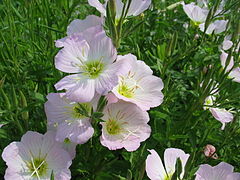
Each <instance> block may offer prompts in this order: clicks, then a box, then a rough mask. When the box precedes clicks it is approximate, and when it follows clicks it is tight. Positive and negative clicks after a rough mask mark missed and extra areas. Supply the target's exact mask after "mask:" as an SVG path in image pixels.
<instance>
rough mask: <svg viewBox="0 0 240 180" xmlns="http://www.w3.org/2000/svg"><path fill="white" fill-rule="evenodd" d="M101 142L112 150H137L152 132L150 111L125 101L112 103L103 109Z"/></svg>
mask: <svg viewBox="0 0 240 180" xmlns="http://www.w3.org/2000/svg"><path fill="white" fill-rule="evenodd" d="M103 114H104V116H103V117H102V120H103V121H104V122H101V125H102V136H101V138H100V141H101V144H102V145H103V146H106V147H107V148H108V149H110V150H116V149H121V148H125V149H126V150H127V151H135V150H137V149H138V148H139V146H140V142H143V141H145V140H146V139H147V138H148V137H149V136H150V133H151V128H150V126H149V125H148V124H147V123H148V121H149V116H148V113H147V112H145V111H142V110H141V109H139V108H138V107H137V106H136V105H134V104H131V103H125V102H118V103H115V104H110V105H108V106H106V107H105V109H104V111H103Z"/></svg>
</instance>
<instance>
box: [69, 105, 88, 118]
mask: <svg viewBox="0 0 240 180" xmlns="http://www.w3.org/2000/svg"><path fill="white" fill-rule="evenodd" d="M91 110H92V106H91V104H90V103H76V105H75V106H74V107H73V115H72V116H73V118H75V119H82V118H86V117H87V116H86V115H89V114H90V113H91ZM86 113H87V114H86Z"/></svg>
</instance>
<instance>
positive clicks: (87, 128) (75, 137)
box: [56, 119, 94, 144]
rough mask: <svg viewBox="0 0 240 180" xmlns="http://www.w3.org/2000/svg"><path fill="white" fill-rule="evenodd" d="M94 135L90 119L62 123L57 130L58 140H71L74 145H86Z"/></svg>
mask: <svg viewBox="0 0 240 180" xmlns="http://www.w3.org/2000/svg"><path fill="white" fill-rule="evenodd" d="M93 133H94V129H93V127H92V125H91V123H90V121H89V119H82V120H75V121H74V122H72V123H67V122H65V123H61V124H60V125H59V126H58V129H57V135H56V140H57V141H60V142H63V141H64V140H65V138H69V139H70V140H71V141H72V142H73V143H77V144H84V143H86V142H87V141H88V140H89V139H90V138H91V137H92V136H93Z"/></svg>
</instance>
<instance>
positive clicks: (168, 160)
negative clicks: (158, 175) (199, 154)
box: [164, 148, 190, 178]
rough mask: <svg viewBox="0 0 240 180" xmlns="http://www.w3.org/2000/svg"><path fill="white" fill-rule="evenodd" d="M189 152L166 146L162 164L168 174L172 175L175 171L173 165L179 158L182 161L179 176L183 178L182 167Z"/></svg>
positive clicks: (183, 167)
mask: <svg viewBox="0 0 240 180" xmlns="http://www.w3.org/2000/svg"><path fill="white" fill-rule="evenodd" d="M189 156H190V155H189V154H186V153H185V152H184V151H183V150H181V149H176V148H168V149H166V150H165V152H164V164H165V168H166V171H167V174H168V175H173V174H174V172H175V166H176V162H177V158H180V160H181V163H182V173H181V174H180V177H181V178H183V176H184V173H185V172H184V169H185V165H186V163H187V160H188V158H189Z"/></svg>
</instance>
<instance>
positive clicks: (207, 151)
mask: <svg viewBox="0 0 240 180" xmlns="http://www.w3.org/2000/svg"><path fill="white" fill-rule="evenodd" d="M203 152H204V155H205V156H206V157H209V158H213V159H218V155H217V154H216V153H215V152H216V148H215V147H214V146H213V145H211V144H207V145H206V146H205V148H204V151H203Z"/></svg>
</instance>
